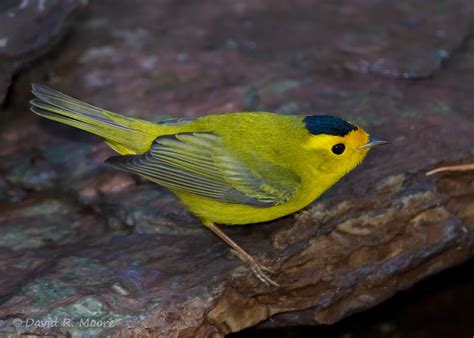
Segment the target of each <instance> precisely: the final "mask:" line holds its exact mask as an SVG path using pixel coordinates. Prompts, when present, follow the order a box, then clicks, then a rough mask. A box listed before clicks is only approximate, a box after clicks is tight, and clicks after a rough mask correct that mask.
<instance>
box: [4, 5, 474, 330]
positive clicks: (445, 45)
mask: <svg viewBox="0 0 474 338" xmlns="http://www.w3.org/2000/svg"><path fill="white" fill-rule="evenodd" d="M47 3H48V2H47ZM270 3H271V4H270ZM471 18H472V3H471V1H446V2H443V4H438V3H436V4H435V3H428V2H419V1H410V2H407V3H405V2H403V3H402V2H397V1H388V2H380V3H379V2H374V1H358V2H353V1H342V2H339V3H338V4H327V3H326V2H314V1H311V2H310V1H304V0H301V1H298V2H297V3H296V4H292V5H291V6H290V5H289V2H287V1H283V0H281V1H263V2H258V3H256V2H254V1H240V2H238V3H231V2H229V3H226V4H224V3H222V4H216V2H215V1H201V2H199V3H197V2H196V3H194V2H176V1H162V2H159V3H155V2H148V1H138V2H129V1H120V2H117V1H94V2H91V4H90V5H89V7H88V10H87V12H86V13H85V14H84V16H82V17H81V19H80V20H79V21H78V22H77V24H76V25H75V26H74V28H73V32H72V34H71V36H70V38H69V39H68V40H67V41H66V42H65V43H64V44H63V45H62V46H61V49H59V50H57V52H56V53H55V55H52V56H51V57H49V58H47V59H45V60H44V62H43V63H41V64H38V65H36V66H35V67H34V68H32V69H31V70H30V71H29V72H27V73H24V74H22V75H21V76H19V77H18V79H17V81H16V84H15V86H14V88H13V89H14V90H13V91H12V93H14V94H15V96H14V97H12V100H11V105H10V106H8V107H7V108H6V111H7V110H8V111H13V112H16V113H17V114H14V116H18V117H17V118H16V119H15V120H11V121H7V122H8V124H5V125H4V128H5V129H4V132H3V133H2V135H1V140H0V143H1V144H2V147H1V149H0V156H1V161H0V177H1V179H0V232H1V235H2V236H1V238H2V239H1V240H0V256H1V257H2V260H1V262H3V263H2V265H1V266H0V269H1V271H2V273H1V274H0V281H1V283H0V285H1V290H2V298H1V299H2V302H1V304H0V319H1V320H2V321H1V322H0V332H2V333H3V332H4V333H11V334H13V333H26V332H28V333H36V334H71V335H75V334H91V335H94V334H95V335H107V334H116V335H130V334H136V335H141V336H146V335H149V336H164V337H173V336H181V337H207V336H212V335H214V336H222V335H224V334H226V333H229V332H232V331H239V330H242V329H243V328H246V327H249V326H253V325H261V327H282V326H288V325H295V324H301V325H303V324H304V325H318V324H321V323H334V322H337V321H339V320H340V319H342V318H344V317H346V316H349V315H350V314H352V313H355V312H359V311H363V310H366V309H368V308H371V307H373V306H375V305H376V304H378V303H380V302H382V301H384V300H386V299H388V298H390V297H391V296H392V295H394V294H395V293H396V292H398V291H399V290H403V289H406V288H409V287H411V286H412V285H413V284H414V283H416V282H418V281H420V280H421V279H423V278H425V277H426V276H429V275H432V274H434V273H435V272H438V271H441V270H443V269H446V268H448V267H450V266H453V265H456V264H459V263H461V262H463V261H465V260H467V259H469V258H470V257H472V253H473V234H474V219H473V213H472V210H473V209H474V205H473V200H474V198H473V197H474V185H473V181H474V180H473V178H474V173H472V172H467V171H466V172H460V173H444V174H438V175H435V176H430V177H426V176H425V172H427V171H428V170H431V169H433V168H435V167H437V166H441V165H450V164H459V163H472V162H473V160H474V153H473V150H472V149H473V148H472V132H473V130H474V119H473V115H472V111H473V109H474V102H473V101H472V96H473V88H472V85H471V84H472V75H473V73H474V45H473V40H472V39H469V38H468V37H469V35H470V34H471V33H472V19H471ZM91 36H93V38H91ZM460 46H461V47H460ZM380 60H382V61H380ZM384 75H389V76H384ZM413 78H418V79H419V78H423V79H424V80H423V81H411V80H410V79H413ZM33 81H34V82H42V83H45V84H47V85H50V86H51V87H54V88H56V89H58V90H61V91H63V92H66V93H68V94H70V95H72V96H76V97H78V98H80V99H83V100H86V101H89V102H91V103H94V104H97V105H101V106H103V107H105V108H108V109H111V110H114V111H118V112H122V113H125V114H127V115H130V116H137V117H142V118H147V119H151V120H159V119H163V118H165V117H169V116H182V117H190V116H197V115H202V114H205V113H215V112H220V111H222V110H237V111H239V110H246V109H261V110H272V111H278V112H280V113H282V114H289V113H296V112H300V113H326V114H336V115H340V116H342V117H345V118H347V119H350V120H353V121H355V122H357V123H360V124H361V125H363V126H364V127H366V128H367V129H368V130H369V131H370V132H371V133H372V134H374V135H378V136H381V137H385V138H388V139H390V140H392V144H391V145H390V146H387V147H385V148H382V149H377V150H374V151H373V152H372V153H371V154H370V155H369V157H368V158H367V159H366V160H365V161H364V163H363V164H362V165H361V166H360V167H359V168H358V169H356V170H355V171H354V172H352V173H351V174H350V175H349V176H347V177H345V178H344V179H342V180H341V182H339V183H338V184H337V185H336V186H334V188H332V189H331V190H330V191H328V192H327V193H326V194H325V195H324V196H323V197H322V198H321V199H320V200H319V201H317V202H315V203H314V204H312V205H311V206H309V207H308V208H306V209H305V210H304V211H301V212H300V213H298V214H297V215H291V216H288V217H285V218H283V219H280V220H276V221H273V222H269V223H266V224H259V225H251V226H241V227H229V228H227V229H226V232H227V233H228V234H229V235H230V236H231V237H232V238H234V239H235V240H236V241H237V242H238V243H241V244H242V246H243V247H244V248H246V249H247V250H249V251H250V252H251V253H252V254H254V255H255V256H256V257H257V258H258V259H259V260H260V261H262V262H263V263H264V264H266V265H268V266H271V267H272V268H274V269H275V270H276V271H277V273H276V275H275V276H274V278H275V279H276V281H278V282H279V283H280V284H281V285H282V287H281V288H279V289H276V288H269V287H266V286H264V285H262V284H261V283H259V282H258V281H257V280H256V279H255V278H254V276H253V275H252V273H251V272H249V271H248V270H247V269H246V268H245V267H243V266H242V265H241V263H240V262H239V261H238V260H237V259H236V258H235V257H233V256H232V255H231V254H230V253H229V251H228V250H227V248H226V246H225V244H223V243H221V242H219V241H218V240H217V239H216V238H215V237H214V236H213V235H212V234H211V233H209V232H208V231H207V230H206V229H204V228H203V227H202V225H201V224H200V223H199V221H198V220H197V219H196V218H194V217H193V216H192V215H190V214H188V213H187V212H186V211H185V209H184V208H183V206H181V205H180V204H179V202H178V201H177V200H176V198H175V197H174V196H173V195H172V194H170V193H168V192H166V191H163V190H161V189H160V188H158V187H156V186H154V185H152V184H150V183H147V182H144V181H142V180H141V179H138V178H136V177H131V176H128V175H125V174H123V173H119V172H117V171H114V170H113V169H111V168H108V167H105V166H104V165H103V161H104V160H105V159H106V158H107V157H109V156H111V155H112V154H113V152H112V151H111V150H110V149H108V148H107V146H106V145H104V144H103V143H102V141H100V140H99V139H98V138H96V137H94V136H90V135H87V134H85V133H83V132H80V131H75V130H72V129H71V128H68V127H66V126H62V125H58V124H55V123H53V122H50V121H40V119H39V118H37V117H36V116H33V115H32V114H30V113H28V112H27V107H28V100H29V99H30V96H31V95H30V94H29V85H30V82H33ZM15 318H16V319H20V320H21V322H19V325H17V327H15V323H14V322H13V320H14V319H15ZM268 318H271V320H268ZM28 319H37V320H54V319H57V320H58V321H60V323H61V325H57V326H54V327H49V328H48V327H31V326H30V327H28V326H27V325H26V323H27V322H26V321H27V320H28ZM87 319H89V321H87V322H84V321H81V320H87ZM67 320H69V322H68V321H67ZM91 320H94V322H91ZM99 321H101V322H99ZM67 323H70V324H71V325H69V326H68V325H66V324H67ZM98 323H100V324H98ZM17 324H18V322H17Z"/></svg>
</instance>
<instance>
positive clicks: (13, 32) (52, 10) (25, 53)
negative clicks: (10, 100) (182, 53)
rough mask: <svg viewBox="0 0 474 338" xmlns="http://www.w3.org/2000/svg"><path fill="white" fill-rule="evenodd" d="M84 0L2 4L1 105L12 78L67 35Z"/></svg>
mask: <svg viewBox="0 0 474 338" xmlns="http://www.w3.org/2000/svg"><path fill="white" fill-rule="evenodd" d="M85 3H86V2H85V1H81V0H48V1H36V0H12V1H6V2H4V3H3V4H1V5H0V104H1V103H3V101H4V99H5V96H6V94H7V90H8V87H9V86H10V83H11V79H12V77H13V76H14V75H15V74H16V73H17V72H18V71H19V70H20V69H21V68H22V67H24V66H25V64H27V63H28V62H31V61H32V60H34V59H35V58H37V57H38V56H40V55H42V54H44V53H45V52H46V51H47V50H48V49H49V48H50V47H51V45H52V44H53V43H54V42H55V41H57V40H58V38H59V37H60V36H61V35H63V34H64V32H65V31H66V30H67V28H68V27H69V24H70V23H71V19H72V18H73V17H74V16H75V15H76V14H77V13H78V12H79V11H80V10H81V8H82V7H84V4H85Z"/></svg>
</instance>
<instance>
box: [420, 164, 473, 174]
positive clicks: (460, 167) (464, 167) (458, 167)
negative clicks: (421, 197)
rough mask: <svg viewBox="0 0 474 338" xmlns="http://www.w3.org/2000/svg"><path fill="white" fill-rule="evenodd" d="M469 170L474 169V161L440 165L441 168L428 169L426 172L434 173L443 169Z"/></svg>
mask: <svg viewBox="0 0 474 338" xmlns="http://www.w3.org/2000/svg"><path fill="white" fill-rule="evenodd" d="M467 170H474V163H469V164H459V165H450V166H446V167H439V168H436V169H433V170H430V171H428V172H427V173H426V176H429V175H433V174H436V173H439V172H443V171H467Z"/></svg>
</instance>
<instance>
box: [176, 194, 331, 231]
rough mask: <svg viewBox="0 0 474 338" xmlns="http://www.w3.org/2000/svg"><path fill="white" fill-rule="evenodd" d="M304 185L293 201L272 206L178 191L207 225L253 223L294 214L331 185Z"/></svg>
mask: <svg viewBox="0 0 474 338" xmlns="http://www.w3.org/2000/svg"><path fill="white" fill-rule="evenodd" d="M305 188H306V189H301V190H300V191H299V192H297V193H296V194H295V196H294V197H293V198H292V199H291V200H290V201H288V202H286V203H282V204H279V205H275V206H271V207H254V206H250V205H245V204H230V203H222V202H218V201H215V200H211V199H208V198H204V197H201V196H197V195H193V194H189V193H183V192H175V193H176V195H178V197H179V198H180V199H181V201H182V202H183V203H184V204H185V205H186V206H187V207H188V209H189V210H190V211H191V212H192V213H194V214H195V215H196V216H197V217H199V218H200V219H201V220H202V221H203V223H204V224H206V223H209V222H212V223H217V224H250V223H260V222H266V221H271V220H273V219H276V218H279V217H283V216H286V215H289V214H291V213H294V212H296V211H298V210H300V209H302V208H304V207H305V206H307V205H308V204H310V203H311V202H312V201H314V200H315V199H316V198H318V197H319V196H320V195H321V194H322V193H323V192H324V191H325V190H327V189H328V188H329V186H327V187H323V186H308V185H306V187H305Z"/></svg>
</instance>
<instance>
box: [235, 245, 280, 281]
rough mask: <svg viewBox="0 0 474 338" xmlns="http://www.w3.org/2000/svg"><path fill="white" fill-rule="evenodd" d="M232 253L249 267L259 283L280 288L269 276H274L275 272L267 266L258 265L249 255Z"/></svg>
mask: <svg viewBox="0 0 474 338" xmlns="http://www.w3.org/2000/svg"><path fill="white" fill-rule="evenodd" d="M231 251H232V252H233V253H234V254H235V255H237V257H239V258H240V259H241V260H242V261H243V262H244V263H245V264H247V266H248V267H249V268H250V270H251V271H252V272H253V274H254V276H255V277H257V279H258V280H259V281H261V282H262V283H264V284H266V285H268V286H270V285H273V286H275V287H280V284H278V283H277V282H275V281H274V280H273V279H271V278H270V277H269V276H268V274H271V275H274V274H275V271H274V270H272V269H270V268H269V267H266V266H265V265H261V264H258V263H257V262H256V261H255V259H254V258H253V257H252V256H250V255H248V254H246V255H242V254H241V253H240V252H238V251H236V250H233V249H231Z"/></svg>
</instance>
